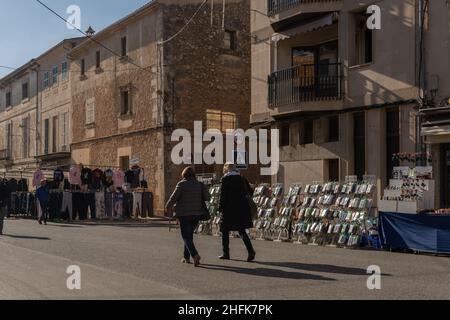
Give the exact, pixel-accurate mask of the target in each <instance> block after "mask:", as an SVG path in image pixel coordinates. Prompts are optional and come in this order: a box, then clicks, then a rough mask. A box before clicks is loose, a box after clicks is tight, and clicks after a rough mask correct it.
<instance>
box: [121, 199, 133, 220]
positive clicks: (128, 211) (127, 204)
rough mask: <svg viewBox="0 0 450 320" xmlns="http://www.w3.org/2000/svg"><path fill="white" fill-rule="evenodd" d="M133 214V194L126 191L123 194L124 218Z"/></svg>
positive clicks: (128, 217)
mask: <svg viewBox="0 0 450 320" xmlns="http://www.w3.org/2000/svg"><path fill="white" fill-rule="evenodd" d="M132 214H133V194H132V193H125V194H124V195H123V218H124V219H130V218H131V215H132Z"/></svg>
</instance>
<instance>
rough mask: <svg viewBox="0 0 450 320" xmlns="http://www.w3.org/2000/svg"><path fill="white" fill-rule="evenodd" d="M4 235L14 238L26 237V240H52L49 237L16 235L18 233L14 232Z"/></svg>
mask: <svg viewBox="0 0 450 320" xmlns="http://www.w3.org/2000/svg"><path fill="white" fill-rule="evenodd" d="M3 236H4V237H8V238H13V239H24V240H44V241H49V240H52V239H50V238H47V237H33V236H16V235H12V234H4V235H3Z"/></svg>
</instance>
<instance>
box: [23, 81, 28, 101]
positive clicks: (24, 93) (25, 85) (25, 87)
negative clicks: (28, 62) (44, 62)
mask: <svg viewBox="0 0 450 320" xmlns="http://www.w3.org/2000/svg"><path fill="white" fill-rule="evenodd" d="M28 98H29V85H28V82H24V83H22V100H26V99H28Z"/></svg>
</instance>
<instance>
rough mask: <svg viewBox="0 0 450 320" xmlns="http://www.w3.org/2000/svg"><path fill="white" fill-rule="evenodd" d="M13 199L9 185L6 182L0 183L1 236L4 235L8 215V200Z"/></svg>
mask: <svg viewBox="0 0 450 320" xmlns="http://www.w3.org/2000/svg"><path fill="white" fill-rule="evenodd" d="M9 198H11V194H10V193H9V188H8V185H7V184H6V183H5V181H0V236H2V235H3V223H4V221H5V216H6V214H7V210H8V207H7V203H8V199H9Z"/></svg>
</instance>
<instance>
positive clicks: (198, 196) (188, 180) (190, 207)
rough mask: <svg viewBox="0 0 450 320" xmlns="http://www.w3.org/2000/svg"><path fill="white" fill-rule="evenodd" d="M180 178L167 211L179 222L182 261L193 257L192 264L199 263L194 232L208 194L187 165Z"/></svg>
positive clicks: (188, 261) (197, 264)
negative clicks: (182, 250) (181, 240)
mask: <svg viewBox="0 0 450 320" xmlns="http://www.w3.org/2000/svg"><path fill="white" fill-rule="evenodd" d="M182 177H183V180H181V181H180V182H179V183H178V184H177V186H176V188H175V191H174V192H173V194H172V196H171V197H170V199H169V201H168V202H167V205H166V210H167V212H168V213H169V214H170V215H172V211H175V213H174V214H173V216H174V217H175V218H177V219H178V221H179V223H180V229H181V236H182V238H183V241H184V258H183V260H182V262H183V263H191V260H190V258H191V257H192V258H193V259H194V265H195V266H196V267H198V266H199V265H200V259H201V257H200V255H199V254H198V251H197V249H196V247H195V244H194V232H195V229H196V228H197V225H198V223H199V221H200V217H201V216H202V215H204V214H205V205H204V202H205V201H209V199H210V196H209V193H208V191H207V189H206V187H205V185H204V184H203V183H202V182H199V181H197V178H196V176H195V171H194V169H193V168H191V167H188V168H186V169H184V171H183V173H182Z"/></svg>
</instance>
